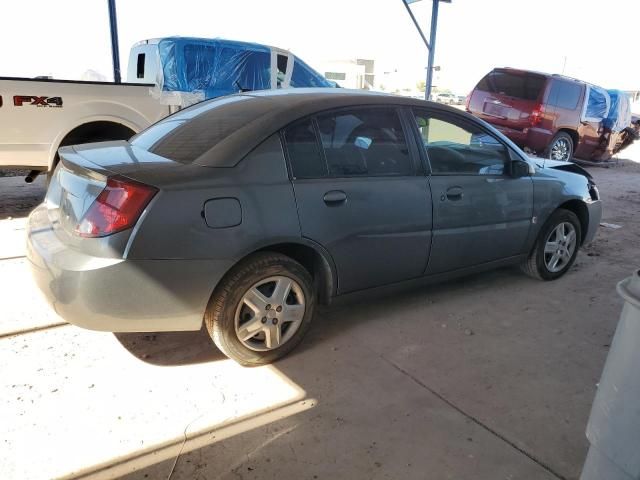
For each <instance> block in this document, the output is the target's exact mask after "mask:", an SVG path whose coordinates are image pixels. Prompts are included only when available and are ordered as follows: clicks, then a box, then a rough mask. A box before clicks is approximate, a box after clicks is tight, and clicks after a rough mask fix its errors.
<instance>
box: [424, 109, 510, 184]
mask: <svg viewBox="0 0 640 480" xmlns="http://www.w3.org/2000/svg"><path fill="white" fill-rule="evenodd" d="M415 119H416V123H417V124H418V128H419V130H420V134H421V135H422V139H423V142H424V146H425V148H426V150H427V157H428V158H429V163H430V164H431V171H432V172H433V173H434V174H436V175H437V174H440V175H453V174H459V175H460V174H467V175H469V174H471V175H502V174H503V173H504V164H505V162H506V161H507V158H508V155H507V148H506V147H505V146H504V145H502V144H501V143H500V142H499V141H498V140H497V139H496V138H494V137H493V136H492V135H489V134H488V133H486V132H484V131H482V130H481V129H480V128H478V127H476V126H474V125H472V124H466V123H460V124H458V123H453V122H452V121H451V120H445V119H441V118H436V117H433V116H430V115H429V114H428V113H417V114H416V115H415Z"/></svg>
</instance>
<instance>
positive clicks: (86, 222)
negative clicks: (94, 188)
mask: <svg viewBox="0 0 640 480" xmlns="http://www.w3.org/2000/svg"><path fill="white" fill-rule="evenodd" d="M157 191H158V190H157V189H156V188H154V187H151V186H149V185H145V184H143V183H138V182H134V181H133V180H129V179H125V178H121V177H110V178H108V179H107V185H106V186H105V187H104V190H102V192H100V195H98V197H97V198H96V199H95V200H94V201H93V203H92V204H91V206H90V207H89V209H88V210H87V211H86V213H85V214H84V216H83V217H82V220H80V223H78V225H77V226H76V233H77V234H78V235H80V236H81V237H90V238H93V237H105V236H107V235H111V234H113V233H117V232H121V231H122V230H126V229H127V228H131V227H133V226H134V225H135V223H136V222H137V221H138V218H139V217H140V214H141V213H142V211H143V210H144V209H145V207H146V206H147V205H148V204H149V202H150V201H151V199H152V198H153V196H154V195H155V194H156V193H157Z"/></svg>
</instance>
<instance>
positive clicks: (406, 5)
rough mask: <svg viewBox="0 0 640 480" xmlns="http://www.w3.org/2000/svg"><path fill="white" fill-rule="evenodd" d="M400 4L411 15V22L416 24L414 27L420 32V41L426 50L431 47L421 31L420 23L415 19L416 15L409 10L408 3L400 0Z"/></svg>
mask: <svg viewBox="0 0 640 480" xmlns="http://www.w3.org/2000/svg"><path fill="white" fill-rule="evenodd" d="M402 4H403V5H404V8H406V9H407V13H409V16H410V17H411V20H412V21H413V24H414V25H415V26H416V29H417V30H418V33H419V34H420V37H421V38H422V41H423V42H424V44H425V45H426V46H427V50H429V49H430V48H431V47H430V46H429V42H428V41H427V37H425V36H424V33H422V29H421V28H420V24H419V23H418V20H416V17H415V15H414V14H413V12H412V11H411V8H409V5H408V4H407V2H405V0H402Z"/></svg>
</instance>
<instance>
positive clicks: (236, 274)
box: [204, 252, 316, 366]
mask: <svg viewBox="0 0 640 480" xmlns="http://www.w3.org/2000/svg"><path fill="white" fill-rule="evenodd" d="M274 276H283V277H287V278H289V279H291V280H294V281H295V282H296V283H297V284H298V285H299V287H300V288H301V290H302V293H303V295H304V316H303V318H302V321H301V323H300V326H299V327H298V330H297V331H295V333H294V334H293V335H292V336H291V338H289V339H288V340H287V341H286V342H284V343H283V344H282V345H280V346H279V347H277V348H274V349H271V350H267V351H256V350H252V349H251V348H248V347H247V346H245V345H244V344H243V343H242V342H241V341H240V339H239V338H238V335H237V334H236V324H235V320H236V311H239V309H240V308H242V307H241V306H240V305H241V303H240V302H241V301H242V299H243V297H244V295H245V293H247V292H248V291H249V289H251V287H252V286H254V285H255V284H256V283H258V282H260V281H261V280H265V279H268V278H270V277H274ZM315 305H316V292H315V290H314V288H313V279H312V277H311V275H310V274H309V272H308V271H307V270H306V269H305V268H304V267H303V266H302V265H300V264H299V263H298V262H296V261H295V260H293V259H292V258H290V257H287V256H286V255H281V254H279V253H271V252H261V253H256V254H253V255H251V256H250V257H247V258H246V259H245V260H243V261H242V262H240V263H239V264H238V265H236V266H235V267H234V268H233V269H232V270H231V271H230V272H229V273H228V274H227V275H226V276H225V278H224V279H223V280H222V281H221V283H220V284H219V285H218V287H217V288H216V290H215V292H214V294H213V295H212V297H211V300H210V301H209V305H208V306H207V311H206V312H205V316H204V320H205V325H206V327H207V330H208V332H209V335H211V338H212V339H213V342H214V343H215V344H216V346H217V347H218V348H219V349H220V350H221V351H222V353H224V354H225V355H226V356H227V357H229V358H231V359H233V360H235V361H236V362H238V363H239V364H241V365H244V366H258V365H265V364H269V363H272V362H274V361H275V360H277V359H279V358H281V357H283V356H284V355H286V354H287V353H289V352H290V351H291V350H293V349H294V348H295V347H296V346H297V345H298V344H299V343H300V341H301V340H302V338H303V337H304V335H305V334H306V332H307V331H308V330H309V327H310V325H311V321H312V319H313V315H314V311H315Z"/></svg>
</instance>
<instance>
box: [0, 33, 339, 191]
mask: <svg viewBox="0 0 640 480" xmlns="http://www.w3.org/2000/svg"><path fill="white" fill-rule="evenodd" d="M126 82H127V83H120V84H116V83H110V82H92V81H75V80H54V79H49V78H36V79H29V78H11V77H0V125H1V126H2V128H0V168H24V169H29V170H31V173H30V174H29V175H28V176H27V177H26V181H27V182H28V183H30V182H31V181H33V179H34V178H35V177H36V176H37V175H38V174H39V173H40V172H43V171H44V172H46V171H50V172H52V171H53V169H54V168H55V165H56V163H57V161H58V153H57V152H58V149H59V148H60V147H62V146H65V145H75V144H80V143H91V142H99V141H106V140H128V139H129V138H131V137H132V136H133V135H134V134H136V133H138V132H140V131H141V130H144V129H145V128H147V127H148V126H150V125H151V124H153V123H155V122H157V121H158V120H160V119H162V118H164V117H166V116H167V115H169V114H170V113H172V112H175V111H177V110H179V109H180V108H183V107H185V106H188V105H190V104H193V103H196V102H198V101H201V100H204V99H206V98H214V97H219V96H222V95H228V94H230V93H237V92H238V91H247V90H264V89H275V88H287V87H332V86H333V85H332V84H331V83H330V82H329V81H328V80H327V79H325V78H324V77H323V76H322V75H320V74H319V73H318V72H316V71H315V70H313V69H311V68H310V67H309V66H307V65H306V64H305V63H304V62H302V61H301V60H300V59H298V58H296V57H294V56H293V55H292V54H291V53H290V52H287V51H286V50H281V49H277V48H274V47H268V46H265V45H259V44H252V43H246V42H236V41H231V40H222V39H205V38H185V37H167V38H161V39H153V40H144V41H142V42H138V43H136V44H135V45H134V46H133V47H132V48H131V52H130V55H129V64H128V68H127V77H126Z"/></svg>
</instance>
